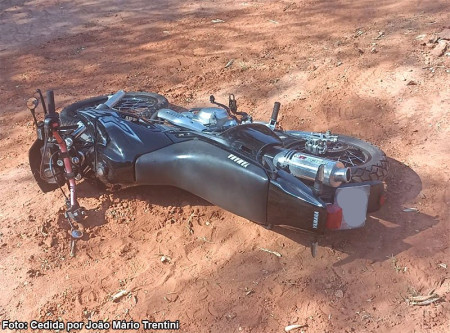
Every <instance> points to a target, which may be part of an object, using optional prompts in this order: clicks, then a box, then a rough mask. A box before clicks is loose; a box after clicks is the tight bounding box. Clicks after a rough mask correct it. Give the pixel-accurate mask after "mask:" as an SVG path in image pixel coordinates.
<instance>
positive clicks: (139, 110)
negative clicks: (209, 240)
mask: <svg viewBox="0 0 450 333" xmlns="http://www.w3.org/2000/svg"><path fill="white" fill-rule="evenodd" d="M37 92H38V94H39V99H38V98H36V97H33V98H31V99H29V100H28V103H27V106H28V109H29V110H30V111H31V113H32V116H33V119H34V122H35V125H36V128H37V139H36V141H35V142H34V144H33V145H32V147H31V148H30V151H29V162H30V167H31V171H32V173H33V175H34V177H35V179H36V181H37V183H38V185H39V187H40V188H41V190H42V191H43V192H48V191H53V190H55V189H57V188H61V189H62V186H63V185H65V184H67V185H68V187H69V191H70V196H69V197H66V198H67V201H66V205H67V210H66V217H67V219H68V223H69V224H70V227H71V229H72V237H73V241H72V254H73V247H74V242H75V239H78V238H80V237H81V236H82V233H81V232H80V231H79V230H78V229H79V228H77V224H78V223H82V221H83V219H84V216H85V211H84V209H83V208H82V207H80V205H79V204H78V201H77V192H76V181H79V180H81V179H82V178H93V179H97V180H99V181H100V182H101V183H103V184H104V185H106V186H108V187H112V188H119V187H128V186H134V185H170V186H175V187H178V188H181V189H184V190H186V191H189V192H191V193H193V194H195V195H197V196H199V197H201V198H203V199H205V200H207V201H209V202H211V203H213V204H215V205H217V206H220V207H222V208H224V209H226V210H228V211H230V212H232V213H234V214H237V215H239V216H242V217H244V218H247V219H249V220H251V221H253V222H256V223H259V224H261V225H263V226H265V227H267V228H271V227H272V226H273V225H283V226H288V227H293V228H295V229H297V230H301V231H305V232H308V233H310V234H312V235H313V236H314V237H313V242H312V251H313V255H314V254H315V251H316V246H317V236H319V235H321V234H323V233H324V232H325V231H326V230H342V229H354V228H359V227H362V226H364V224H365V221H366V215H367V213H368V212H373V211H376V210H378V209H380V207H381V205H382V204H383V202H384V200H385V194H384V185H383V180H384V178H385V177H386V176H387V170H388V161H387V159H386V155H385V154H384V153H383V152H382V151H381V150H380V149H378V148H376V147H375V146H373V145H371V144H369V143H367V142H365V141H362V140H359V139H356V138H353V137H349V136H344V135H333V134H331V133H330V132H326V133H314V132H302V131H292V130H287V131H285V130H281V129H280V128H277V117H278V113H279V110H280V103H278V102H276V103H275V105H274V108H273V112H272V116H271V118H270V120H269V121H268V122H258V121H253V119H252V117H251V115H249V114H247V113H245V112H241V111H238V108H237V103H236V99H235V97H234V95H230V96H229V101H228V105H225V104H221V103H218V102H216V100H215V98H214V96H211V97H210V102H211V103H212V104H213V105H214V107H201V108H193V109H190V110H184V111H178V112H177V111H175V110H173V107H172V109H171V108H170V107H171V105H170V104H169V102H168V101H167V99H166V98H165V97H163V96H161V95H159V94H156V93H149V92H129V93H125V92H124V91H119V92H117V93H116V94H114V95H111V96H99V97H94V98H90V99H87V100H83V101H80V102H77V103H74V104H71V105H69V106H67V107H66V108H64V109H63V110H62V111H61V114H60V115H59V114H58V113H57V112H56V111H55V101H54V94H53V91H48V92H47V103H48V104H47V105H46V103H45V99H44V97H43V95H42V93H41V91H40V90H37ZM39 100H40V101H41V104H42V107H43V111H44V120H43V121H38V119H37V117H36V112H35V109H36V107H37V106H38V104H39Z"/></svg>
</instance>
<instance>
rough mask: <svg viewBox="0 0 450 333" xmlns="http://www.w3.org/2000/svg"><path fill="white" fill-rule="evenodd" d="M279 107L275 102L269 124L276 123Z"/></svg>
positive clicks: (278, 103)
mask: <svg viewBox="0 0 450 333" xmlns="http://www.w3.org/2000/svg"><path fill="white" fill-rule="evenodd" d="M280 106H281V104H280V102H275V103H274V105H273V111H272V117H270V120H271V123H272V122H274V123H276V122H277V118H278V112H279V111H280Z"/></svg>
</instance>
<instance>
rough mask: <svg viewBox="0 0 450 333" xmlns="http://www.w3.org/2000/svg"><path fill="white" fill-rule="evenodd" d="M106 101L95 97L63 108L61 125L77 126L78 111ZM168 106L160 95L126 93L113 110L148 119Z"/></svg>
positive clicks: (102, 97)
mask: <svg viewBox="0 0 450 333" xmlns="http://www.w3.org/2000/svg"><path fill="white" fill-rule="evenodd" d="M107 99H108V96H107V95H104V96H96V97H92V98H88V99H85V100H82V101H79V102H76V103H73V104H71V105H69V106H67V107H65V108H64V109H63V110H62V111H61V113H60V120H61V124H62V125H63V126H69V125H75V124H77V123H78V121H79V120H80V119H79V117H78V116H77V112H78V111H80V110H85V109H88V108H92V107H96V106H97V105H99V104H102V103H104V102H106V101H107ZM168 106H169V102H168V100H167V99H166V98H165V97H164V96H162V95H159V94H156V93H150V92H127V93H126V94H125V96H124V97H123V98H122V100H121V101H120V102H119V103H118V104H117V105H116V106H115V107H114V109H115V110H118V111H119V112H120V111H123V112H128V113H133V114H136V115H137V116H140V117H143V118H147V119H149V118H150V117H151V116H152V115H153V114H154V113H155V112H156V111H157V110H159V109H162V108H167V107H168Z"/></svg>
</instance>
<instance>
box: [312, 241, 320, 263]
mask: <svg viewBox="0 0 450 333" xmlns="http://www.w3.org/2000/svg"><path fill="white" fill-rule="evenodd" d="M318 245H319V237H318V236H314V238H313V240H312V241H311V255H312V257H313V258H315V257H316V255H317V246H318Z"/></svg>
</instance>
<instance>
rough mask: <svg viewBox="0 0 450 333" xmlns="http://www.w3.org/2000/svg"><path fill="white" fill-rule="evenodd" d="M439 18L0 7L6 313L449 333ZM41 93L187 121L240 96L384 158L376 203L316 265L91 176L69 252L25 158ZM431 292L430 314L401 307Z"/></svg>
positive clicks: (199, 7) (224, 327)
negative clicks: (118, 98) (382, 195)
mask: <svg viewBox="0 0 450 333" xmlns="http://www.w3.org/2000/svg"><path fill="white" fill-rule="evenodd" d="M449 13H450V4H449V2H448V1H445V0H441V1H406V0H384V1H369V0H360V1H351V0H335V1H317V0H316V1H314V0H305V1H277V2H273V1H261V0H260V1H252V0H249V1H246V2H241V1H229V0H227V1H198V2H194V1H176V0H172V1H162V0H158V1H151V2H150V1H143V0H141V1H139V0H134V1H130V0H128V1H125V0H115V1H106V0H97V1H82V0H71V1H68V0H60V1H57V0H34V1H23V0H22V1H20V0H19V1H12V0H6V1H5V0H3V1H0V105H1V111H0V161H1V163H0V273H1V274H0V293H1V297H0V319H11V320H15V319H17V320H24V321H30V320H32V319H39V320H42V321H43V320H47V319H51V320H57V319H58V318H60V319H61V320H64V321H69V320H77V321H87V320H88V319H92V320H101V319H103V320H109V321H111V320H113V319H126V320H131V319H133V320H141V319H148V320H164V319H171V320H175V319H178V320H180V322H181V331H182V332H283V331H284V327H285V326H287V325H290V324H299V325H303V326H302V328H299V329H296V330H294V331H293V332H300V331H303V332H337V331H344V332H351V331H356V332H373V331H377V332H425V331H430V332H449V331H450V315H449V310H450V308H449V304H448V302H449V300H450V296H449V295H450V277H449V273H448V272H449V269H450V268H449V267H448V265H450V256H449V254H450V251H449V222H450V221H449V208H448V207H449V204H450V190H449V188H450V173H449V171H448V170H449V169H450V144H449V128H450V126H449V110H450V79H449V78H450V76H449V72H450V56H449V55H450V53H449V52H450V45H449V41H447V42H446V41H445V40H444V41H442V42H441V44H439V42H438V37H439V36H438V34H439V33H440V32H442V31H443V30H444V29H445V28H450V26H448V25H449V24H450V15H449ZM216 19H220V20H222V21H224V22H220V23H213V22H212V20H216ZM441 36H442V35H441ZM443 43H444V44H445V43H447V51H443V54H442V55H440V53H442V52H439V51H438V47H440V45H441V46H442V45H443ZM231 59H234V62H233V64H232V65H231V66H229V67H227V68H225V65H226V64H227V63H228V62H229V61H230V60H231ZM36 88H41V89H43V90H45V89H49V88H54V89H55V91H56V98H57V106H58V107H59V108H61V107H63V106H65V105H68V104H70V103H72V102H75V101H77V100H81V99H84V98H87V97H91V96H95V95H100V94H105V93H111V92H114V91H117V90H119V89H125V90H127V91H133V90H145V91H156V92H159V93H161V94H163V95H165V96H167V98H168V99H169V100H170V101H171V102H174V103H176V104H179V105H183V106H187V107H191V106H199V105H208V96H209V95H210V94H211V93H214V94H215V95H216V97H217V98H221V99H224V98H226V95H227V94H228V93H234V94H235V95H236V96H237V97H238V98H239V105H240V106H241V109H243V110H245V111H249V112H252V113H253V114H254V115H255V117H254V118H260V119H268V117H269V115H270V113H271V106H272V105H273V102H274V101H276V100H278V101H280V102H281V103H282V109H281V113H280V115H281V125H282V126H283V127H285V128H290V129H305V130H316V131H323V130H327V129H330V130H332V132H336V133H342V134H346V135H352V136H357V137H360V138H363V139H365V140H367V141H370V142H373V143H374V144H376V145H378V146H379V147H381V148H382V149H383V150H384V151H385V152H386V153H387V155H388V156H389V157H390V158H391V160H390V161H391V171H390V176H389V177H388V179H387V188H388V202H387V204H386V206H385V207H384V208H383V209H382V210H381V211H380V212H378V213H376V214H374V215H372V216H370V217H369V218H368V221H367V224H366V227H365V228H364V229H361V230H355V231H350V232H342V233H331V234H328V235H327V236H325V237H324V239H322V240H321V242H320V246H319V252H318V257H317V258H312V257H311V256H310V250H309V238H308V237H306V236H305V235H302V234H298V233H292V232H287V231H285V230H282V229H275V230H274V231H269V230H266V229H264V228H262V227H260V226H258V225H256V224H253V223H251V222H249V221H247V220H245V219H243V218H240V217H238V216H235V215H233V214H231V213H228V212H226V211H224V210H222V209H220V208H218V207H215V206H212V205H211V204H209V203H207V202H205V201H204V200H201V199H199V198H197V197H195V196H193V195H190V194H189V193H186V192H183V191H180V190H177V189H173V188H166V187H148V188H135V189H128V190H124V191H120V192H115V193H103V192H101V191H100V190H98V189H96V188H94V187H93V186H91V185H89V184H87V183H86V182H84V183H81V184H80V195H81V197H82V198H81V203H82V204H83V205H84V206H86V207H87V208H89V209H90V211H89V221H90V222H89V223H90V227H89V228H87V232H88V233H89V237H90V239H89V240H87V241H80V242H79V243H78V254H77V256H76V257H75V258H70V257H69V255H68V251H69V250H68V248H69V241H68V235H67V232H66V230H65V229H64V228H61V226H63V225H64V221H63V217H62V209H63V200H62V198H61V193H60V192H58V191H55V192H54V193H49V194H45V195H44V194H43V193H42V192H40V191H39V189H38V187H37V185H36V184H35V182H34V181H33V178H32V175H31V173H30V170H29V166H28V162H27V150H28V148H29V147H30V145H31V143H32V142H33V140H34V137H35V132H34V129H33V126H32V122H31V117H30V115H29V113H28V112H27V111H26V108H25V102H26V100H27V98H28V97H30V96H32V95H33V93H34V91H35V89H36ZM409 207H414V208H417V209H418V210H419V211H418V212H404V211H403V209H404V208H409ZM193 213H194V215H196V216H193V217H192V220H191V222H192V225H193V227H192V229H193V233H190V232H189V230H188V228H187V226H188V221H189V218H190V217H191V216H192V214H193ZM261 248H267V249H270V250H273V251H277V252H279V253H281V254H282V257H277V256H274V255H272V254H270V253H267V252H264V251H261ZM162 255H165V256H169V257H170V259H171V260H170V262H165V263H163V262H162V261H161V256H162ZM120 290H127V291H128V292H129V294H128V295H127V296H125V297H123V298H122V299H120V300H119V301H118V302H113V301H111V296H112V295H114V294H116V293H117V292H118V291H120ZM433 290H434V293H436V294H438V295H439V296H440V297H441V299H440V301H438V302H434V303H432V304H430V305H424V306H414V305H411V304H409V303H408V301H407V300H408V297H411V296H414V295H428V294H429V293H430V292H432V291H433Z"/></svg>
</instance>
